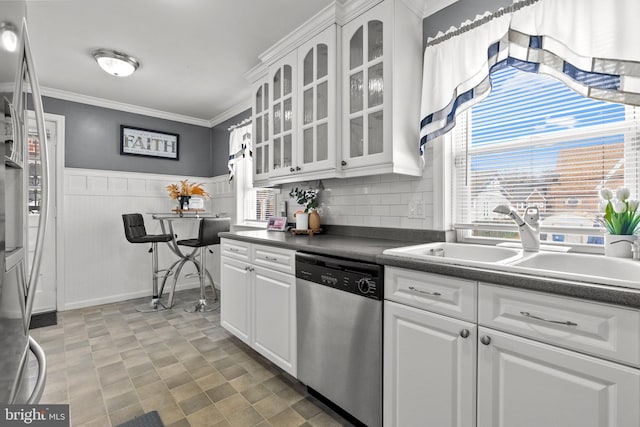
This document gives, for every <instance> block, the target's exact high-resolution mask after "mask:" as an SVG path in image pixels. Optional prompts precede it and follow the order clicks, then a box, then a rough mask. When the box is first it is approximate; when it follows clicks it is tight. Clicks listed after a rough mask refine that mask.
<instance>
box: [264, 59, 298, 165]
mask: <svg viewBox="0 0 640 427" xmlns="http://www.w3.org/2000/svg"><path fill="white" fill-rule="evenodd" d="M296 58H297V54H296V52H291V53H290V54H288V55H286V56H285V57H284V58H282V59H280V60H279V61H277V62H276V63H274V64H273V65H271V66H270V67H269V76H270V78H269V80H270V82H271V88H272V90H271V101H270V105H271V143H272V147H273V155H272V159H273V162H272V165H271V166H272V167H273V171H272V173H271V175H270V176H271V177H278V176H283V175H290V174H291V173H292V172H294V171H295V165H294V161H295V156H296V152H297V147H296V146H295V144H296V143H297V129H296V120H297V118H296V116H297V114H296V105H297V100H298V97H297V93H296V91H297V75H296V62H297V61H296Z"/></svg>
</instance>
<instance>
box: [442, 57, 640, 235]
mask: <svg viewBox="0 0 640 427" xmlns="http://www.w3.org/2000/svg"><path fill="white" fill-rule="evenodd" d="M492 82H493V90H492V92H491V94H490V95H489V96H488V97H487V98H486V99H485V100H483V101H482V102H481V103H479V104H477V105H476V106H474V107H472V108H471V109H469V110H468V111H467V112H465V113H464V114H462V115H460V116H459V117H458V120H457V126H456V131H455V134H454V139H455V156H454V159H455V164H454V171H455V177H454V178H455V183H456V184H455V188H456V209H455V212H456V218H455V222H456V223H457V224H456V227H457V228H458V229H467V230H472V231H466V232H465V234H464V236H463V237H478V238H480V237H483V238H517V236H518V234H517V232H515V227H514V226H513V222H512V221H511V220H510V219H509V218H508V217H506V216H504V215H500V214H496V213H493V209H494V208H495V207H496V206H497V205H499V204H509V205H511V206H513V207H514V208H516V209H517V210H518V211H519V212H520V213H522V212H523V211H524V209H525V208H526V207H527V206H537V207H538V208H539V210H540V214H541V226H542V229H541V231H542V234H541V240H547V241H560V242H571V243H581V244H599V243H601V241H602V237H601V235H600V232H599V231H598V229H597V223H596V221H595V218H596V216H597V215H598V214H599V212H598V203H599V189H600V188H602V187H608V188H612V189H616V188H618V187H620V186H623V185H624V186H627V187H629V188H630V189H631V193H632V195H633V196H634V197H637V195H638V183H639V181H640V180H639V179H638V166H639V164H640V163H639V162H638V160H639V159H638V157H639V151H638V139H639V138H638V134H639V130H640V126H639V119H638V118H639V116H640V115H639V110H638V108H636V107H631V106H625V105H622V104H613V103H608V102H604V101H598V100H594V99H589V98H585V97H583V96H581V95H579V94H577V93H576V92H574V91H572V90H571V89H569V88H568V87H566V86H565V85H564V84H562V83H561V82H559V81H558V80H556V79H554V78H553V77H550V76H547V75H544V74H536V73H527V72H523V71H520V70H517V69H515V68H513V67H505V68H502V69H500V70H497V71H495V72H493V73H492Z"/></svg>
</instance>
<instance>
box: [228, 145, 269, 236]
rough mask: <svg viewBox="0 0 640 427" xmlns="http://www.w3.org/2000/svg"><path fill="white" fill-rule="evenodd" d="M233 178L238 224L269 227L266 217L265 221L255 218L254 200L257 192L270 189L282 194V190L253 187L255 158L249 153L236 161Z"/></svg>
mask: <svg viewBox="0 0 640 427" xmlns="http://www.w3.org/2000/svg"><path fill="white" fill-rule="evenodd" d="M233 180H234V181H235V193H236V224H242V225H246V226H252V227H259V228H267V220H266V219H265V220H264V221H259V220H256V219H255V217H256V212H255V206H254V203H253V201H255V198H256V192H257V191H259V190H270V191H273V192H274V193H275V194H276V195H277V194H280V190H279V189H277V188H260V187H256V188H254V187H253V159H252V158H251V157H249V156H248V155H247V156H246V157H244V158H242V159H240V160H239V161H238V162H236V164H235V173H234V176H233ZM276 206H277V196H276Z"/></svg>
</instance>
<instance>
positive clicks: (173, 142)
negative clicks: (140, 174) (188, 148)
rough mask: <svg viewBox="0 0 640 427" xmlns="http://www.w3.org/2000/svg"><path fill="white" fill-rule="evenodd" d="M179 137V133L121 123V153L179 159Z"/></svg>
mask: <svg viewBox="0 0 640 427" xmlns="http://www.w3.org/2000/svg"><path fill="white" fill-rule="evenodd" d="M179 138H180V136H179V135H178V134H177V133H168V132H158V131H155V130H150V129H142V128H137V127H131V126H124V125H121V126H120V154H126V155H130V156H146V157H159V158H162V159H169V160H179V159H180V155H179V153H180V150H179Z"/></svg>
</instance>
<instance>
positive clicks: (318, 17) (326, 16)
mask: <svg viewBox="0 0 640 427" xmlns="http://www.w3.org/2000/svg"><path fill="white" fill-rule="evenodd" d="M340 8H341V6H340V3H337V2H335V1H334V2H333V3H331V4H330V5H328V6H327V7H325V8H324V9H322V10H321V11H320V12H318V13H316V14H315V15H313V16H312V17H311V18H309V19H308V20H306V21H305V22H304V23H303V24H302V25H300V26H299V27H298V28H296V29H295V30H293V31H292V32H291V33H289V34H288V35H286V36H285V37H283V38H282V39H280V41H278V42H277V43H276V44H274V45H273V46H271V47H270V48H269V49H267V50H266V51H264V52H263V53H262V54H261V55H260V56H259V57H258V58H259V59H260V61H261V62H263V63H265V64H267V65H268V64H271V63H273V62H274V61H276V60H278V59H279V58H281V57H282V56H283V55H285V54H287V53H289V52H291V51H293V50H294V49H296V48H297V47H298V46H300V45H302V44H303V43H305V42H306V41H307V40H309V39H310V38H311V37H313V36H314V35H316V34H318V33H320V32H321V31H322V30H324V29H325V28H327V27H329V26H331V25H332V24H335V23H336V15H337V14H338V13H339V12H338V11H339V9H340Z"/></svg>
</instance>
